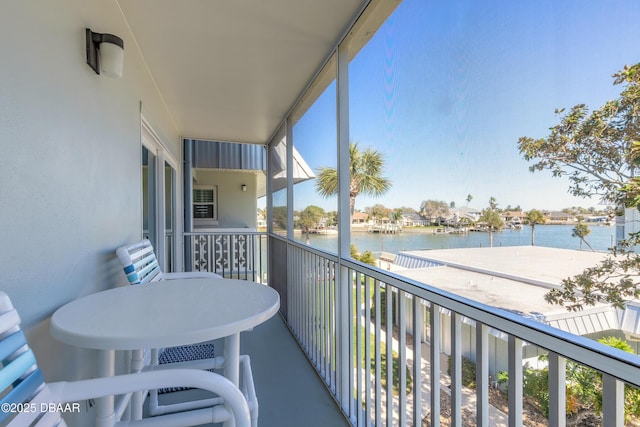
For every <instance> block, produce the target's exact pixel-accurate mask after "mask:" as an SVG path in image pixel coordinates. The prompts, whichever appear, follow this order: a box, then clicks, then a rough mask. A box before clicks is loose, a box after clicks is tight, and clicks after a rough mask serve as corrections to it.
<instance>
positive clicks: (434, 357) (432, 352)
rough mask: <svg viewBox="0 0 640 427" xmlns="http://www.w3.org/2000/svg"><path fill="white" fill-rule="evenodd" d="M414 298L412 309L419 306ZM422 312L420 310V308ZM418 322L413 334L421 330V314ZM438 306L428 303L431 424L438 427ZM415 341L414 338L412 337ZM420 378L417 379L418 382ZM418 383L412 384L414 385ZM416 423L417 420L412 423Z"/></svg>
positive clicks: (439, 329)
mask: <svg viewBox="0 0 640 427" xmlns="http://www.w3.org/2000/svg"><path fill="white" fill-rule="evenodd" d="M413 299H414V304H413V305H414V310H417V309H418V308H419V305H420V304H419V303H418V302H417V301H416V300H419V298H418V297H413ZM420 313H422V310H420ZM418 317H419V320H420V324H416V325H415V326H414V334H415V333H416V329H418V333H419V332H420V331H422V327H421V324H422V316H421V315H418ZM440 331H441V328H440V307H438V306H437V305H436V304H434V303H431V304H429V335H430V337H429V358H430V359H429V363H430V366H429V372H430V384H431V387H430V388H431V426H432V427H440ZM414 343H415V338H414ZM419 381H420V380H419V379H418V384H420V382H419ZM418 384H414V387H415V386H417V385H418ZM414 425H420V424H417V422H415V423H414Z"/></svg>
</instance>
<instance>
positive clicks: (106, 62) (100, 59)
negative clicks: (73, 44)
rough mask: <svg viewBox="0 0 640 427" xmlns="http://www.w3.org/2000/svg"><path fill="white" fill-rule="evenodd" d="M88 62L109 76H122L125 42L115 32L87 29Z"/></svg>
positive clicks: (99, 71)
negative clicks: (102, 32)
mask: <svg viewBox="0 0 640 427" xmlns="http://www.w3.org/2000/svg"><path fill="white" fill-rule="evenodd" d="M86 40H87V64H89V66H90V67H91V68H93V70H94V71H95V72H96V74H100V73H101V72H102V73H104V75H106V76H109V77H122V69H123V64H124V42H123V41H122V39H121V38H120V37H118V36H114V35H113V34H101V33H94V32H93V31H91V30H90V29H88V28H87V29H86Z"/></svg>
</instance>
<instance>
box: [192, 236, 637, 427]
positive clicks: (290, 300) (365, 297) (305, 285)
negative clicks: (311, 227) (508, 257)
mask: <svg viewBox="0 0 640 427" xmlns="http://www.w3.org/2000/svg"><path fill="white" fill-rule="evenodd" d="M271 239H272V245H271V249H270V250H271V251H272V253H269V256H270V257H272V258H273V259H274V260H276V261H277V262H275V263H274V262H272V264H271V265H272V266H274V265H277V266H278V268H277V270H284V268H282V267H283V266H285V265H286V272H285V271H273V272H271V273H272V274H270V275H269V276H272V278H271V279H270V281H273V282H274V283H272V284H271V285H272V286H274V287H275V288H276V289H278V291H279V292H280V293H281V310H282V311H283V314H284V316H285V318H286V320H287V323H288V325H289V328H290V330H291V331H292V333H293V335H294V336H295V338H296V339H297V340H298V342H299V344H300V346H301V347H302V349H303V350H304V352H305V353H306V355H307V357H308V359H309V362H310V363H311V365H312V366H313V367H314V368H315V370H316V371H317V372H318V374H319V375H320V377H321V378H322V379H323V381H324V383H325V385H326V387H327V389H328V390H329V391H330V393H331V394H332V395H333V397H334V399H335V400H336V402H337V404H338V405H339V406H340V408H341V410H342V411H343V412H344V414H345V415H346V416H347V418H348V419H349V420H350V421H351V423H352V424H353V425H354V426H374V425H375V426H380V425H387V426H391V425H394V426H395V425H399V426H411V425H413V426H421V425H423V422H424V421H428V423H429V425H431V426H439V425H440V414H441V409H442V408H441V398H443V399H444V401H448V402H449V404H450V414H451V415H450V417H451V422H450V425H451V426H462V425H468V424H467V423H466V422H463V416H464V415H463V414H464V413H466V414H467V416H468V415H469V411H471V412H472V414H471V416H472V417H473V418H475V425H478V426H496V425H504V426H510V427H511V426H521V425H523V402H524V398H523V384H524V378H523V365H524V362H525V360H526V358H529V357H531V353H532V352H533V353H535V354H545V355H546V356H547V362H545V363H546V364H547V367H548V383H549V387H548V396H549V398H548V404H549V408H548V425H549V426H552V427H555V426H564V425H566V420H567V413H566V407H567V406H566V405H567V396H566V390H567V389H566V365H567V361H574V362H577V363H579V364H582V365H584V366H587V367H590V368H593V369H595V370H596V371H598V372H599V373H600V374H601V375H602V419H603V426H604V427H613V426H616V427H619V426H623V425H625V413H624V410H625V409H624V399H625V386H626V385H628V386H634V387H640V358H639V357H638V356H636V355H634V354H630V353H626V352H624V351H621V350H618V349H615V348H612V347H609V346H605V345H603V344H600V343H598V342H597V341H593V340H591V339H588V338H585V337H580V336H576V335H573V334H570V333H568V332H564V331H562V330H559V329H556V328H553V327H551V326H548V325H546V324H543V323H541V322H539V321H536V320H535V319H530V318H526V317H522V316H520V315H517V314H515V313H512V312H509V311H505V310H502V309H498V308H495V307H490V306H487V305H484V304H481V303H478V302H475V301H472V300H469V299H466V298H463V297H460V296H457V295H454V294H451V293H448V292H445V291H442V290H440V289H438V288H436V287H433V286H429V285H427V284H423V283H418V282H416V281H413V280H411V279H408V278H406V277H402V276H399V275H396V274H392V273H388V272H384V271H382V270H378V269H374V268H371V267H370V266H367V265H364V264H361V263H358V262H354V261H351V260H346V259H339V258H338V257H337V256H336V255H333V254H329V253H326V252H323V251H320V250H317V249H314V248H310V247H308V246H305V245H303V244H300V243H296V242H292V241H289V240H285V239H283V238H281V237H278V236H272V237H271ZM186 243H187V246H186V247H187V248H190V249H191V251H192V252H191V254H187V255H188V256H187V258H191V261H190V262H191V264H188V265H191V266H192V268H193V269H203V270H205V269H206V270H209V271H214V272H217V273H219V274H223V275H224V276H226V277H234V278H235V277H239V278H245V279H248V280H257V281H262V282H265V283H266V282H267V280H266V279H267V273H266V271H267V270H266V265H267V260H266V236H265V235H264V234H263V233H255V232H247V233H241V234H238V233H187V234H186ZM272 261H273V260H272ZM276 276H277V280H276V279H275V278H273V277H276ZM276 281H277V283H275V282H276ZM417 344H420V345H417ZM532 349H533V350H532ZM463 357H464V358H468V359H470V360H471V361H472V362H473V363H474V364H475V372H476V374H475V383H476V387H475V390H469V389H468V388H466V387H463V385H462V373H463V368H462V365H463ZM498 359H499V360H498ZM389 360H391V361H392V363H388V362H387V361H389ZM530 360H531V359H530ZM415 361H421V363H415ZM500 363H502V365H504V370H505V371H506V372H507V374H508V383H507V387H506V390H508V402H509V404H508V405H509V407H508V411H507V412H506V413H502V412H500V411H495V410H493V409H492V408H491V406H490V402H489V391H490V387H494V386H495V385H496V379H495V375H496V372H497V371H498V370H501V369H502V368H501V367H500V366H498V365H500ZM469 393H471V396H469ZM469 402H471V403H469ZM465 411H466V412H465Z"/></svg>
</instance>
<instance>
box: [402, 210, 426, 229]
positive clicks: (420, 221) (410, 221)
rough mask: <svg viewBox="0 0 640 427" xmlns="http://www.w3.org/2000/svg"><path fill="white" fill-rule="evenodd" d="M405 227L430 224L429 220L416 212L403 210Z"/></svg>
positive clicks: (403, 224)
mask: <svg viewBox="0 0 640 427" xmlns="http://www.w3.org/2000/svg"><path fill="white" fill-rule="evenodd" d="M401 221H402V226H403V227H423V226H426V225H429V220H428V219H427V218H425V217H423V216H422V215H420V214H418V213H416V212H402V219H401Z"/></svg>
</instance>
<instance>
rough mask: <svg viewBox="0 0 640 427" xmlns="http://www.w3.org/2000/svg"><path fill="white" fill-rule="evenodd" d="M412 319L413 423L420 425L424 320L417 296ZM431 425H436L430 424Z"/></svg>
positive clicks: (435, 426)
mask: <svg viewBox="0 0 640 427" xmlns="http://www.w3.org/2000/svg"><path fill="white" fill-rule="evenodd" d="M412 301H413V306H412V319H413V324H412V325H411V329H412V330H413V372H412V376H413V379H412V380H413V419H412V422H413V425H414V426H420V425H422V405H423V402H422V325H423V322H424V319H423V316H422V311H423V307H422V300H421V299H420V298H418V297H414V298H413V300H412ZM432 426H433V427H437V425H434V424H432Z"/></svg>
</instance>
